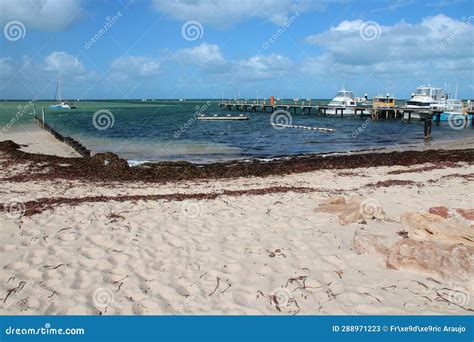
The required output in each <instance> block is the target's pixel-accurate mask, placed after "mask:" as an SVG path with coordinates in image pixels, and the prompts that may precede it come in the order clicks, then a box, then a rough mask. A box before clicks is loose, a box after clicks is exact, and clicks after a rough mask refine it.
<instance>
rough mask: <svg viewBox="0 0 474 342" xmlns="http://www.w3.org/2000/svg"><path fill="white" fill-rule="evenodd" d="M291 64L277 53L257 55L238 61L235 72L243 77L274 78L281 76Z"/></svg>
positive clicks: (286, 58) (256, 78)
mask: <svg viewBox="0 0 474 342" xmlns="http://www.w3.org/2000/svg"><path fill="white" fill-rule="evenodd" d="M292 66H293V62H292V61H291V60H290V59H289V58H288V57H284V56H281V55H277V54H271V55H268V56H264V55H257V56H253V57H251V58H249V59H247V60H243V61H240V62H238V68H237V70H236V71H237V72H238V73H239V74H240V77H241V78H245V79H255V80H263V79H275V78H278V77H282V76H283V75H284V74H285V73H286V72H288V71H289V70H290V69H291V68H292Z"/></svg>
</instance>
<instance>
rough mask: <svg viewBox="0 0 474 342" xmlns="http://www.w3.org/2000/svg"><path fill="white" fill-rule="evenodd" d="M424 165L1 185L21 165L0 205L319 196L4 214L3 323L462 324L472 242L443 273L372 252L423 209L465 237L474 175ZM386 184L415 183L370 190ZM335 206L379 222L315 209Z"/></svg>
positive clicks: (458, 167)
mask: <svg viewBox="0 0 474 342" xmlns="http://www.w3.org/2000/svg"><path fill="white" fill-rule="evenodd" d="M18 142H21V141H18ZM31 148H33V147H31ZM36 151H37V152H39V150H38V149H37V150H36ZM5 158H6V156H5V155H3V156H2V160H1V161H0V162H2V163H3V162H4V161H5ZM430 166H434V165H431V164H424V165H415V166H411V167H400V166H393V167H373V168H367V169H351V170H337V171H331V170H323V171H314V172H308V173H301V174H291V175H286V176H272V177H266V178H257V177H254V178H238V179H229V180H208V181H198V182H195V181H193V182H180V183H178V184H172V183H168V184H162V185H160V184H149V183H129V184H126V185H124V184H120V183H112V184H107V185H103V184H100V183H95V184H91V183H88V182H82V181H67V180H56V181H22V182H16V181H15V182H13V181H7V180H5V178H7V177H11V176H14V175H17V174H20V173H23V172H28V170H29V165H28V163H26V164H16V165H14V166H9V167H7V168H4V167H2V168H1V171H0V177H1V178H3V179H4V180H2V182H1V186H0V203H7V202H9V201H12V200H16V201H18V202H27V201H32V200H37V199H40V198H53V197H67V198H82V197H85V196H95V195H97V196H99V195H103V196H123V195H145V194H154V195H156V194H174V193H215V192H219V193H220V192H222V191H224V190H243V189H245V190H247V189H263V188H269V187H274V186H286V187H310V188H314V189H315V190H314V191H310V192H307V193H297V192H292V191H289V192H285V193H273V194H265V195H242V196H225V195H223V196H219V197H217V198H216V199H214V200H184V201H143V200H137V201H124V202H119V201H109V202H96V203H82V204H79V205H77V206H71V205H69V204H64V205H60V206H57V207H55V208H54V209H52V210H47V211H44V212H42V213H40V214H37V215H33V216H31V217H27V216H22V217H18V216H19V215H17V216H15V215H8V214H7V213H2V215H1V216H0V226H1V227H2V229H1V231H0V236H1V241H2V244H1V246H0V314H68V315H71V314H80V315H82V314H148V315H149V314H226V315H229V314H298V315H309V314H317V315H324V314H435V315H437V314H467V313H468V312H469V310H473V308H474V302H473V299H472V298H473V285H474V279H473V275H474V272H473V264H472V263H473V260H472V259H473V255H472V247H473V246H472V243H471V241H467V240H466V241H467V242H461V243H459V241H456V246H462V247H463V248H468V249H467V251H468V252H467V254H466V255H465V258H464V259H465V260H467V263H466V262H465V264H464V265H463V267H464V268H463V270H461V271H459V272H457V271H456V272H455V271H454V270H453V274H452V275H451V274H449V271H448V274H446V273H443V272H444V271H445V270H441V269H440V270H439V272H438V271H437V270H436V269H434V270H433V269H429V268H428V269H426V270H423V269H416V268H415V269H410V267H400V269H392V268H388V267H387V256H386V255H385V254H384V252H380V250H377V248H378V247H380V246H383V247H384V248H385V247H386V248H387V249H389V248H391V247H392V246H393V245H394V244H395V243H396V242H399V241H401V240H404V239H403V237H402V236H400V234H398V232H400V231H404V230H406V229H407V227H406V222H405V223H404V222H402V220H401V217H402V216H403V215H404V214H405V215H406V214H407V213H411V212H412V213H415V212H419V213H427V212H428V211H429V209H430V208H432V207H438V206H444V207H446V208H447V209H448V210H449V216H450V217H449V218H448V219H447V220H445V219H444V218H441V217H440V216H438V217H439V219H440V220H441V221H442V222H444V223H446V222H452V223H453V224H455V225H458V226H459V225H460V226H462V228H460V229H466V230H465V231H466V232H467V234H468V235H469V234H472V230H473V223H474V222H473V221H470V220H469V218H466V217H467V216H466V215H464V216H466V217H463V216H462V215H459V213H458V212H456V208H462V209H464V210H466V211H467V212H470V213H472V203H473V197H474V186H473V182H472V171H473V169H472V165H468V164H466V163H457V164H454V163H452V164H451V165H449V166H445V167H444V168H431V167H430ZM417 168H418V169H420V171H418V172H411V173H395V174H389V172H393V171H399V170H401V171H409V170H413V169H417ZM395 180H397V181H407V180H408V181H413V182H415V183H413V184H403V183H401V185H396V182H391V183H395V184H391V185H390V183H387V184H388V186H385V187H384V186H382V187H376V186H372V185H370V184H374V183H377V182H381V181H395ZM335 196H343V197H344V198H345V199H346V200H350V198H352V197H357V198H358V199H359V200H360V201H362V203H364V204H363V205H366V206H367V203H369V204H368V209H367V210H368V212H369V213H370V214H371V213H374V215H368V216H367V215H366V217H365V218H361V217H355V222H352V223H348V224H342V223H341V221H344V220H340V219H339V218H338V216H337V215H336V214H334V213H332V212H331V210H326V209H327V208H326V209H324V208H325V207H324V206H323V207H320V205H321V204H324V203H325V202H326V201H328V199H332V200H333V201H335V202H338V201H339V203H340V198H339V199H338V198H337V197H335ZM315 209H316V210H315ZM364 210H365V209H364ZM469 210H470V211H469ZM356 211H359V210H356ZM349 216H350V215H349ZM356 216H357V215H356ZM470 219H472V217H471V218H470ZM349 221H350V220H349ZM441 221H440V222H441ZM445 221H446V222H445ZM404 224H405V225H404ZM355 233H357V236H359V237H360V236H363V237H364V236H365V237H367V236H368V237H369V238H368V241H369V244H368V245H367V246H365V247H367V248H366V250H364V245H362V249H361V246H360V244H359V245H358V246H355V245H354V235H355ZM402 235H403V234H402ZM409 235H410V234H409ZM414 235H416V234H414ZM374 236H376V237H374ZM469 236H471V235H469ZM456 238H457V237H455V238H453V240H456ZM415 239H418V240H419V239H420V237H419V236H418V237H415ZM421 239H423V237H421ZM428 239H429V237H428ZM406 240H410V241H412V236H410V238H409V239H406ZM358 241H360V240H358ZM370 241H380V242H381V244H380V245H378V244H374V245H371V244H370ZM439 242H443V241H439ZM444 242H446V243H451V244H452V243H453V241H451V240H450V241H444ZM356 244H357V243H356ZM372 247H374V248H372ZM366 253H367V254H366ZM433 258H434V257H433ZM451 261H452V262H456V260H451ZM458 261H459V260H458ZM459 262H460V263H462V262H461V261H459Z"/></svg>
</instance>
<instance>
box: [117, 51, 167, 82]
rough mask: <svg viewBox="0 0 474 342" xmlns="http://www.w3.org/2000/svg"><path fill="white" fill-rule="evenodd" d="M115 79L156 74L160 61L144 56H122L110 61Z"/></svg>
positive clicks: (158, 70)
mask: <svg viewBox="0 0 474 342" xmlns="http://www.w3.org/2000/svg"><path fill="white" fill-rule="evenodd" d="M110 68H111V71H112V76H113V77H114V78H115V79H128V78H130V77H131V78H136V77H151V76H156V75H157V74H159V72H160V62H159V61H158V60H156V59H153V58H151V57H146V56H123V57H119V58H117V59H115V60H114V61H112V63H111V67H110Z"/></svg>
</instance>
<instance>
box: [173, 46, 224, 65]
mask: <svg viewBox="0 0 474 342" xmlns="http://www.w3.org/2000/svg"><path fill="white" fill-rule="evenodd" d="M174 58H175V59H176V60H177V61H179V62H180V63H182V64H195V65H198V66H199V67H201V68H203V69H206V70H208V71H222V70H224V69H225V68H226V67H227V62H226V60H225V59H224V55H223V53H222V51H221V49H220V47H219V46H218V45H215V44H207V43H202V44H201V45H198V46H196V47H194V48H189V49H181V50H177V51H176V52H175V53H174Z"/></svg>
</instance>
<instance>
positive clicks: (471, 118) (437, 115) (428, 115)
mask: <svg viewBox="0 0 474 342" xmlns="http://www.w3.org/2000/svg"><path fill="white" fill-rule="evenodd" d="M219 107H220V108H222V109H224V110H228V111H236V112H259V113H273V112H275V111H277V110H284V111H287V112H289V113H290V114H298V113H299V114H303V115H310V114H314V115H316V116H329V114H327V111H328V109H331V110H332V111H334V114H330V116H333V117H344V116H346V117H347V116H352V117H360V118H361V119H362V118H364V117H370V118H371V120H385V119H398V120H406V121H407V122H411V121H412V120H419V121H423V122H424V137H425V139H430V138H431V128H432V123H433V121H435V123H436V125H439V124H440V122H441V115H442V113H443V112H444V110H435V109H421V108H405V107H400V106H397V107H379V108H373V107H367V106H356V107H352V108H351V109H353V110H354V114H350V115H347V114H346V115H344V112H345V111H346V110H347V109H346V108H345V107H332V106H331V107H329V106H327V105H311V102H310V101H309V104H305V103H304V102H303V103H302V104H299V103H294V104H284V103H280V104H276V103H273V104H267V103H266V101H263V103H258V102H257V103H255V102H254V103H248V102H246V101H235V102H232V101H229V102H221V103H219ZM405 114H407V115H405ZM405 116H407V117H406V118H405ZM466 117H467V120H466V127H467V125H468V124H469V122H470V123H471V127H474V110H469V111H468V112H467V113H466Z"/></svg>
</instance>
